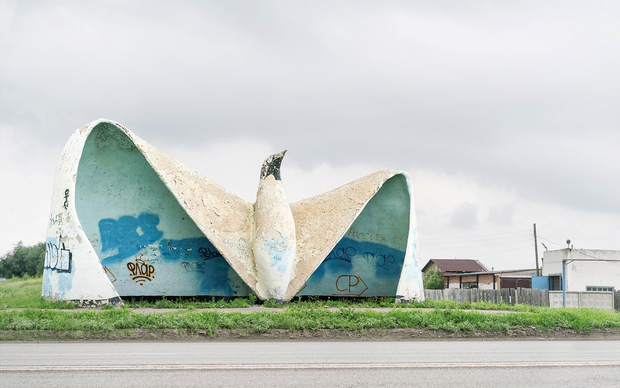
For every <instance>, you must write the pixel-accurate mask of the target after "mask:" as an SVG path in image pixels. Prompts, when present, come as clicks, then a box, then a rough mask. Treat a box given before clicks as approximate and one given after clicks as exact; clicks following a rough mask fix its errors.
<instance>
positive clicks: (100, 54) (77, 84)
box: [0, 1, 620, 214]
mask: <svg viewBox="0 0 620 388" xmlns="http://www.w3.org/2000/svg"><path fill="white" fill-rule="evenodd" d="M2 8H3V12H2V14H3V16H0V17H2V19H1V21H2V23H0V24H1V25H2V26H1V27H0V28H1V32H2V34H1V35H2V36H1V38H0V50H1V51H2V57H3V60H2V62H0V85H1V89H0V106H2V114H1V116H0V126H2V125H4V126H13V127H19V128H20V129H21V130H22V131H23V134H24V136H32V137H36V138H37V139H39V140H40V141H42V142H45V143H49V144H55V145H56V147H57V148H59V147H61V146H62V144H63V143H64V141H65V140H66V139H67V138H68V137H69V135H70V133H71V131H73V130H74V129H75V128H77V127H79V126H81V125H84V124H86V123H88V122H90V121H92V120H94V119H97V118H99V117H107V118H110V119H114V120H117V121H119V122H121V123H122V124H124V125H126V126H127V127H129V128H130V129H132V130H133V131H134V132H136V133H137V134H138V135H140V136H142V137H144V138H145V139H147V140H148V141H150V142H152V143H153V144H156V145H157V144H172V145H177V146H178V145H183V144H192V145H195V147H201V145H202V146H204V144H209V143H212V142H218V141H229V140H231V139H245V140H258V141H265V142H268V143H270V144H272V145H273V147H274V148H275V149H285V148H286V149H289V150H291V152H292V153H294V154H295V157H296V158H297V160H298V161H299V162H300V163H306V164H307V165H313V164H316V163H319V162H320V161H328V162H329V163H332V164H333V165H346V164H350V163H359V162H367V161H369V160H370V161H372V162H373V163H377V164H379V165H382V166H385V167H395V168H400V167H402V166H411V165H416V166H420V167H423V168H428V169H434V170H436V171H439V172H444V173H448V174H455V175H456V174H465V175H467V176H471V177H474V178H475V179H477V180H478V181H480V182H482V183H483V184H485V185H497V186H502V187H508V188H511V189H514V190H515V191H516V192H518V193H520V194H522V195H525V196H528V197H530V198H534V199H536V200H540V201H551V202H559V203H564V204H566V205H567V206H572V207H576V208H580V209H590V210H592V211H597V212H608V211H611V212H614V213H616V214H620V203H619V202H618V201H617V199H616V198H617V193H618V192H620V187H618V184H619V183H616V182H619V181H620V180H618V179H615V180H614V179H613V177H614V176H615V177H617V176H619V175H620V171H619V170H618V169H619V168H620V167H618V166H620V163H619V161H618V157H617V156H614V155H613V149H614V146H613V145H614V144H615V145H616V146H617V145H618V144H619V143H618V142H619V141H618V135H617V128H618V127H620V113H619V111H618V109H617V106H620V93H618V90H619V87H620V73H618V71H617V69H618V68H620V46H618V44H617V38H618V36H620V27H619V25H618V23H617V21H616V20H614V17H613V16H612V15H614V14H615V15H617V14H618V11H619V6H618V5H617V3H614V2H600V3H597V5H596V6H583V5H580V4H579V3H567V2H545V3H544V4H539V3H538V2H531V3H520V4H518V5H513V4H498V3H488V2H469V3H468V4H467V6H464V5H462V3H461V2H433V3H426V4H421V3H415V4H413V3H410V2H399V1H394V2H381V3H376V2H357V1H356V2H337V3H334V2H312V3H303V4H300V3H295V4H293V3H290V2H277V1H274V2H243V3H241V2H208V3H203V2H191V1H185V2H181V1H179V2H156V3H153V2H151V1H148V2H147V1H144V2H141V1H135V2H110V3H92V2H70V1H69V2H62V1H59V2H38V3H30V2H27V3H25V2H17V1H5V2H3V5H2ZM586 133H588V134H590V135H588V136H589V137H588V136H585V134H586ZM584 137H585V140H584ZM592 138H594V140H592ZM598 138H602V139H609V141H610V142H608V143H606V144H603V146H602V150H603V152H602V153H601V151H600V149H598V150H597V149H592V150H589V149H585V150H583V153H582V152H581V149H580V147H583V146H587V147H594V146H596V145H597V144H598V140H596V139H598ZM589 152H592V153H596V152H599V154H598V155H597V157H596V158H593V157H591V156H588V157H583V156H582V155H583V154H587V153H589ZM577 155H580V156H579V157H577ZM533 161H536V163H533ZM610 177H611V178H612V179H610ZM600 188H606V189H600Z"/></svg>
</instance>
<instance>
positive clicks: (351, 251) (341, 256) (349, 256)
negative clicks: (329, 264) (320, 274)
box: [324, 247, 356, 263]
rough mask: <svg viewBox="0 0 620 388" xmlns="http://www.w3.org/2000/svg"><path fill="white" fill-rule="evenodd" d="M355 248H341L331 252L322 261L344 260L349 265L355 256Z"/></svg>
mask: <svg viewBox="0 0 620 388" xmlns="http://www.w3.org/2000/svg"><path fill="white" fill-rule="evenodd" d="M355 253H356V251H355V248H353V247H343V248H337V249H334V250H332V251H331V252H330V253H329V255H328V256H327V257H326V258H325V260H324V261H328V260H344V261H348V262H349V263H350V262H351V260H353V256H355Z"/></svg>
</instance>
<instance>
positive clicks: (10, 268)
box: [0, 241, 45, 279]
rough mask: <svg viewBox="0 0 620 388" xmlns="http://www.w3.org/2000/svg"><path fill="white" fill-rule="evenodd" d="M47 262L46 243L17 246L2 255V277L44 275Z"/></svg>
mask: <svg viewBox="0 0 620 388" xmlns="http://www.w3.org/2000/svg"><path fill="white" fill-rule="evenodd" d="M44 264H45V243H38V244H35V245H32V246H24V244H22V242H21V241H20V242H18V243H17V245H15V247H14V248H13V249H12V250H11V251H9V252H7V253H6V254H4V255H2V257H0V277H3V278H7V279H8V278H12V277H25V276H42V275H43V265H44Z"/></svg>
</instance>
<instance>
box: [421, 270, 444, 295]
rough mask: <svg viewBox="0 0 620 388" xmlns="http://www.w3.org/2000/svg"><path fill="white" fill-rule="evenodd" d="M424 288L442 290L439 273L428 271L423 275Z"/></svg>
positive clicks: (441, 280) (441, 279)
mask: <svg viewBox="0 0 620 388" xmlns="http://www.w3.org/2000/svg"><path fill="white" fill-rule="evenodd" d="M422 281H423V283H424V288H425V289H427V290H441V289H443V278H442V277H441V271H439V270H437V271H428V272H427V273H425V274H424V279H423V280H422Z"/></svg>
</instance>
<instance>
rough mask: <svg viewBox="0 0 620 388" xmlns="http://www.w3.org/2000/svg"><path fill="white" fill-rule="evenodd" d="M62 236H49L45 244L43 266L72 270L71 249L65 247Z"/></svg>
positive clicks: (54, 269)
mask: <svg viewBox="0 0 620 388" xmlns="http://www.w3.org/2000/svg"><path fill="white" fill-rule="evenodd" d="M58 241H62V236H59V237H58V240H56V239H54V238H49V239H48V240H47V243H46V244H45V263H44V264H43V268H49V269H51V270H53V271H57V272H71V251H69V250H68V249H66V248H65V244H64V243H63V242H60V243H58Z"/></svg>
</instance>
